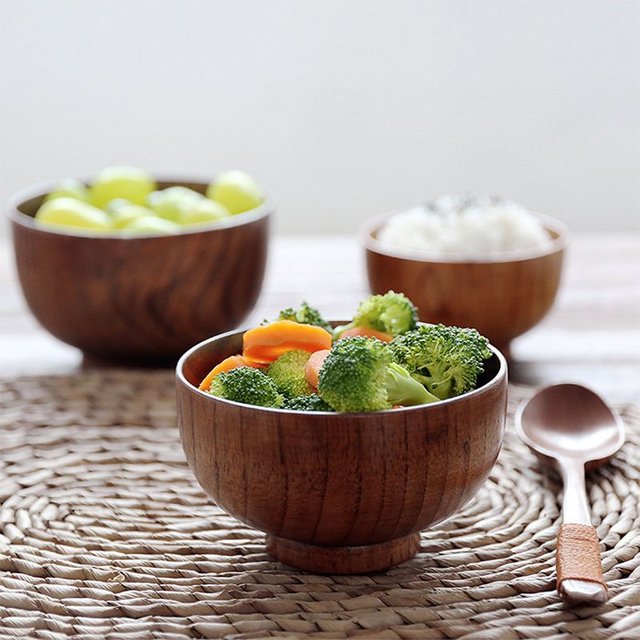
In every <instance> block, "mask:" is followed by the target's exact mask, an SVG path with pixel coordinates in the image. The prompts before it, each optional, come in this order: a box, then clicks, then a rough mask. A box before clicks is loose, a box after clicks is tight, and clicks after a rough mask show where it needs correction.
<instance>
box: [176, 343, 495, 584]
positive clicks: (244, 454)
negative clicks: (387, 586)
mask: <svg viewBox="0 0 640 640" xmlns="http://www.w3.org/2000/svg"><path fill="white" fill-rule="evenodd" d="M241 349H242V332H230V333H226V334H223V335H221V336H217V337H214V338H211V339H209V340H206V341H204V342H202V343H201V344H199V345H196V346H195V347H193V348H192V349H190V350H189V351H188V352H187V353H185V355H183V356H182V358H181V359H180V361H179V362H178V366H177V370H176V384H177V403H178V424H179V428H180V436H181V440H182V446H183V448H184V451H185V454H186V457H187V460H188V462H189V466H190V468H191V470H192V471H193V473H194V475H195V477H196V478H197V480H198V482H199V483H200V485H201V487H202V488H203V489H204V490H205V491H206V492H207V493H208V494H209V495H210V496H211V497H212V498H213V500H214V501H215V502H216V503H217V504H218V505H219V506H220V507H221V508H222V509H224V510H225V511H227V512H228V513H230V514H232V515H234V516H235V517H237V518H238V519H240V520H242V521H243V522H246V523H247V524H249V525H251V526H252V527H255V528H256V529H259V530H261V531H264V532H265V533H266V534H267V551H268V552H269V553H270V554H271V555H272V556H274V557H275V558H276V559H278V560H280V561H281V562H283V563H285V564H288V565H291V566H294V567H297V568H300V569H305V570H308V571H312V572H318V573H365V572H370V571H378V570H383V569H386V568H389V567H391V566H394V565H397V564H399V563H401V562H404V561H405V560H408V559H409V558H411V557H413V555H415V553H416V552H417V551H418V548H419V546H420V536H419V532H420V531H421V530H423V529H426V528H427V527H429V526H430V525H433V524H434V523H437V522H440V521H441V520H444V519H445V518H448V517H449V516H451V515H452V514H453V513H455V512H456V511H457V510H458V509H460V507H462V506H463V505H464V504H465V503H466V502H467V501H468V500H470V499H471V498H472V497H473V496H474V495H475V494H476V493H477V491H478V489H479V488H480V486H481V485H482V483H483V482H484V480H485V479H486V478H487V476H488V475H489V472H490V471H491V468H492V467H493V464H494V462H495V460H496V458H497V456H498V452H499V451H500V446H501V444H502V438H503V433H504V427H505V414H506V400H507V366H506V361H505V359H504V357H503V356H502V355H501V354H500V352H499V351H497V350H496V349H493V356H492V358H491V359H490V360H489V361H488V366H487V367H486V371H485V373H484V374H483V376H482V379H481V381H480V387H479V388H478V389H476V390H475V391H473V392H471V393H468V394H466V395H463V396H459V397H457V398H454V399H451V400H446V401H443V402H438V403H434V404H432V405H424V406H420V407H413V408H406V409H394V410H391V411H381V412H377V413H353V414H347V413H342V414H339V413H319V412H296V411H287V410H278V409H265V408H261V407H253V406H247V405H243V404H239V403H236V402H230V401H227V400H222V399H219V398H215V397H213V396H211V395H209V394H207V393H204V392H203V391H199V390H198V389H197V385H198V384H199V383H200V381H201V380H202V378H203V377H204V376H205V375H206V373H208V371H209V370H210V369H211V368H212V367H213V366H214V365H215V364H216V363H217V362H219V361H220V360H222V359H223V358H225V357H226V356H229V355H232V354H234V353H239V352H240V351H241Z"/></svg>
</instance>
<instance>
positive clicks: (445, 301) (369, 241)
mask: <svg viewBox="0 0 640 640" xmlns="http://www.w3.org/2000/svg"><path fill="white" fill-rule="evenodd" d="M387 218H388V216H386V217H384V218H379V219H377V220H374V221H373V222H370V223H368V224H367V225H365V227H363V229H362V230H361V234H360V235H361V242H362V244H363V246H364V249H365V253H366V264H367V275H368V278H369V286H370V289H371V291H372V292H373V293H385V292H386V291H389V289H393V290H395V291H402V292H403V293H405V294H406V295H407V296H408V297H409V298H411V300H412V301H413V302H414V303H415V304H416V306H417V307H418V313H419V315H420V319H421V320H422V321H423V322H431V323H442V324H447V325H456V326H460V327H475V328H476V329H477V330H478V331H479V332H480V333H482V334H483V335H485V336H486V337H487V338H489V340H490V341H491V342H492V343H493V344H495V345H496V346H498V348H500V349H501V350H502V351H504V352H508V350H509V343H510V342H511V341H512V340H513V338H515V337H516V336H519V335H520V334H522V333H524V332H525V331H527V330H529V329H531V328H532V327H533V326H535V325H536V324H537V323H538V322H540V320H541V319H542V318H543V317H544V316H545V315H546V313H547V312H548V311H549V309H551V306H552V305H553V301H554V300H555V297H556V294H557V292H558V288H559V285H560V276H561V272H562V263H563V258H564V253H565V248H566V245H567V236H568V233H567V230H566V228H565V227H564V225H562V224H561V223H559V222H557V221H556V220H552V219H551V218H549V217H547V216H540V218H541V219H542V222H543V224H544V226H545V228H546V230H547V232H548V233H549V235H550V237H551V240H550V242H549V244H548V245H547V246H545V247H544V248H542V249H533V250H528V251H520V252H513V253H510V254H509V255H508V256H500V255H496V256H495V257H491V258H489V259H487V260H471V259H469V260H466V259H460V260H453V259H449V258H425V257H420V256H419V255H418V254H416V253H415V252H409V251H407V252H403V251H402V250H400V249H394V248H393V247H389V246H388V245H383V244H382V243H380V242H379V241H378V240H377V238H376V234H377V232H378V231H379V230H380V229H381V228H382V226H383V225H384V223H385V222H386V219H387Z"/></svg>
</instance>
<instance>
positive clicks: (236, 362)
mask: <svg viewBox="0 0 640 640" xmlns="http://www.w3.org/2000/svg"><path fill="white" fill-rule="evenodd" d="M261 366H262V364H261V363H259V362H255V361H254V360H250V359H249V358H245V357H244V356H241V355H240V354H238V355H235V356H229V357H228V358H225V359H224V360H223V361H222V362H219V363H218V364H217V365H216V366H215V367H213V369H211V371H209V373H208V374H207V375H206V377H205V379H204V380H203V381H202V382H201V383H200V386H199V387H198V389H202V390H203V391H208V390H209V387H210V386H211V381H212V380H213V379H214V378H215V377H216V376H217V375H218V374H219V373H222V372H223V371H231V369H237V368H238V367H254V368H256V369H257V368H259V367H261Z"/></svg>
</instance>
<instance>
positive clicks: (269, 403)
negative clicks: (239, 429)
mask: <svg viewBox="0 0 640 640" xmlns="http://www.w3.org/2000/svg"><path fill="white" fill-rule="evenodd" d="M209 393H210V394H211V395H213V396H217V397H218V398H225V399H227V400H233V401H235V402H241V403H243V404H253V405H257V406H259V407H273V408H279V407H281V406H282V404H283V402H284V397H283V396H282V394H280V393H279V392H278V388H277V387H276V383H275V382H274V381H273V380H272V379H271V378H270V377H269V376H267V375H266V374H264V373H263V372H262V371H260V370H259V369H254V368H253V367H238V368H236V369H231V370H230V371H225V372H223V373H219V374H218V375H217V376H216V377H215V378H214V379H213V381H212V383H211V388H210V389H209Z"/></svg>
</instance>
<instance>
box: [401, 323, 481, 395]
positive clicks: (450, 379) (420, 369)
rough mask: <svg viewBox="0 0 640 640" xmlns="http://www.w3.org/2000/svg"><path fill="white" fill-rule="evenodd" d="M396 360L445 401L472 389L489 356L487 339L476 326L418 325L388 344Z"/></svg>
mask: <svg viewBox="0 0 640 640" xmlns="http://www.w3.org/2000/svg"><path fill="white" fill-rule="evenodd" d="M389 348H390V349H391V351H392V353H393V358H394V360H395V361H396V362H398V363H399V364H401V365H402V366H403V367H405V368H406V369H407V370H408V371H409V373H410V374H411V375H412V377H413V378H415V379H416V380H417V381H418V382H421V383H422V384H423V385H425V387H426V388H427V389H428V390H429V391H430V392H431V393H433V394H434V395H435V396H437V397H438V398H440V399H442V400H444V399H446V398H451V397H453V396H458V395H460V394H462V393H466V392H467V391H471V390H472V389H474V388H475V386H476V383H477V381H478V376H479V375H480V374H481V373H482V371H483V370H484V366H483V363H484V360H486V359H487V358H490V357H491V350H490V349H489V341H488V340H487V339H486V338H485V337H484V336H482V335H480V334H479V333H478V332H477V331H476V330H475V329H461V328H460V327H446V326H444V325H441V324H439V325H420V326H419V327H418V328H417V329H415V330H413V331H409V332H408V333H405V334H403V335H400V336H398V337H396V338H394V339H393V340H392V341H391V343H389Z"/></svg>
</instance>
